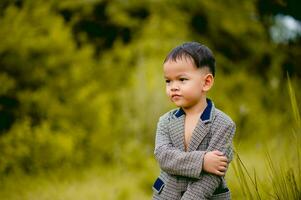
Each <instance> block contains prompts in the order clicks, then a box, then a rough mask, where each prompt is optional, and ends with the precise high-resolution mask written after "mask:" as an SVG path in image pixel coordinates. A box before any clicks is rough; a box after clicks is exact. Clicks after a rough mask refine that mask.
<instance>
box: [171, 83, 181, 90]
mask: <svg viewBox="0 0 301 200" xmlns="http://www.w3.org/2000/svg"><path fill="white" fill-rule="evenodd" d="M170 90H171V91H177V90H179V85H178V84H177V83H175V82H173V83H172V84H171V86H170Z"/></svg>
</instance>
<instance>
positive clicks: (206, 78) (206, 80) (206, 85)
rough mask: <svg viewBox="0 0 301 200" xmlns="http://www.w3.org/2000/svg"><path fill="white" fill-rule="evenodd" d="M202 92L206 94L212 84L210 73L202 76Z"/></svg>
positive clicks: (212, 78)
mask: <svg viewBox="0 0 301 200" xmlns="http://www.w3.org/2000/svg"><path fill="white" fill-rule="evenodd" d="M203 78H204V82H203V91H204V92H208V91H209V90H210V89H211V87H212V86H213V83H214V77H213V75H212V74H211V73H209V74H206V75H204V77H203Z"/></svg>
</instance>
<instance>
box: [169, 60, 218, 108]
mask: <svg viewBox="0 0 301 200" xmlns="http://www.w3.org/2000/svg"><path fill="white" fill-rule="evenodd" d="M163 70H164V77H165V80H166V93H167V95H168V97H169V98H170V100H171V101H172V102H173V103H175V105H176V106H178V107H182V108H184V109H185V108H187V109H189V108H191V107H194V106H197V105H198V104H200V103H201V101H202V100H204V97H205V92H206V91H208V90H209V89H210V87H211V85H212V83H213V76H212V75H211V74H210V73H209V70H208V69H207V68H202V69H200V68H197V67H195V65H194V63H193V61H192V60H191V59H190V58H181V59H177V60H176V61H173V60H169V61H167V62H166V63H164V66H163ZM208 76H210V77H209V78H210V79H211V83H210V85H209V86H208V80H207V79H208Z"/></svg>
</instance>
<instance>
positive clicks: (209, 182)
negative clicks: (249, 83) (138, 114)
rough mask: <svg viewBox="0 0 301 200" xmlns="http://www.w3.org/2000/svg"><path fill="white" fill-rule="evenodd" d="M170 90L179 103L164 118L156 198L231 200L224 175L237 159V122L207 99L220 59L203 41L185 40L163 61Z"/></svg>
mask: <svg viewBox="0 0 301 200" xmlns="http://www.w3.org/2000/svg"><path fill="white" fill-rule="evenodd" d="M163 69H164V77H165V80H166V93H167V95H168V97H169V98H170V100H171V101H172V102H173V103H174V104H175V105H176V106H177V107H179V108H178V109H174V110H172V111H170V112H168V113H166V114H164V115H163V116H161V117H160V119H159V122H158V126H157V132H156V144H155V157H156V159H157V161H158V163H159V165H160V168H161V173H160V176H159V177H158V178H157V180H156V181H155V183H154V185H153V190H154V195H153V199H160V200H163V199H166V200H177V199H182V200H187V199H192V200H198V199H230V191H229V189H228V188H227V186H226V182H225V179H224V177H223V176H224V175H225V173H226V170H227V166H228V162H230V161H231V159H232V147H231V144H232V139H233V136H234V132H235V124H234V122H233V121H232V120H231V119H230V117H228V116H227V115H226V114H225V113H223V112H222V111H220V110H218V109H217V108H215V107H214V104H213V102H212V101H211V100H210V99H207V98H206V94H207V92H208V91H209V90H210V88H211V87H212V85H213V82H214V75H215V59H214V56H213V54H212V52H211V51H210V49H209V48H207V47H206V46H204V45H201V44H199V43H197V42H189V43H184V44H182V45H180V46H178V47H176V48H174V49H173V50H172V51H171V52H170V53H169V54H168V55H167V57H166V59H165V61H164V67H163Z"/></svg>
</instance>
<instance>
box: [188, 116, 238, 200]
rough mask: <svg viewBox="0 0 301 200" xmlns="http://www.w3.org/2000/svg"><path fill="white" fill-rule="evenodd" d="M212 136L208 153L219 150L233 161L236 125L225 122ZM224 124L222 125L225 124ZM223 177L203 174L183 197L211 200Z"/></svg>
mask: <svg viewBox="0 0 301 200" xmlns="http://www.w3.org/2000/svg"><path fill="white" fill-rule="evenodd" d="M223 122H224V124H222V125H221V126H220V127H219V128H217V129H216V130H215V131H214V132H213V133H212V134H213V135H212V138H211V140H210V143H209V146H208V149H207V151H213V150H219V151H221V152H223V153H224V155H226V156H227V158H228V162H230V161H231V160H232V154H233V153H232V152H233V150H232V139H233V136H234V133H235V124H234V123H233V122H232V121H229V120H227V121H223ZM223 122H222V123H223ZM222 179H223V177H220V176H217V175H214V174H209V173H206V172H202V173H201V176H200V178H199V180H197V181H195V182H192V183H191V184H190V185H189V186H188V188H187V191H186V192H185V193H184V195H183V197H182V198H183V199H186V198H189V199H194V198H196V199H199V198H200V199H210V198H211V196H212V195H213V193H214V191H215V190H216V189H217V188H218V186H219V185H220V184H221V181H222Z"/></svg>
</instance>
